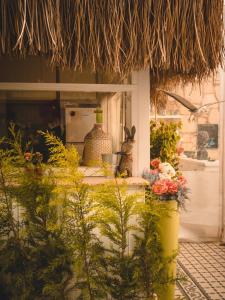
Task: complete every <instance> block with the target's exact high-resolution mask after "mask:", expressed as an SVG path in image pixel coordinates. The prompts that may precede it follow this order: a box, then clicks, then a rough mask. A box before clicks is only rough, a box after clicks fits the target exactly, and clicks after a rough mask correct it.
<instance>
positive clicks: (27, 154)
mask: <svg viewBox="0 0 225 300" xmlns="http://www.w3.org/2000/svg"><path fill="white" fill-rule="evenodd" d="M24 158H25V160H26V161H31V159H32V154H31V153H30V152H26V153H25V154H24Z"/></svg>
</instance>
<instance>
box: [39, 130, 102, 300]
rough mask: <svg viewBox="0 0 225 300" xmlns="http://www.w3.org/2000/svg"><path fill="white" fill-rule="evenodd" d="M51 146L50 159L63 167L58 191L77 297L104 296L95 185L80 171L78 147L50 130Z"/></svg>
mask: <svg viewBox="0 0 225 300" xmlns="http://www.w3.org/2000/svg"><path fill="white" fill-rule="evenodd" d="M44 136H45V138H46V142H47V145H48V146H49V149H50V162H51V163H53V164H54V165H55V166H57V167H60V168H61V170H62V169H64V172H63V173H60V174H58V180H60V182H61V183H63V184H61V185H60V186H59V187H58V192H59V193H60V194H64V203H65V210H64V218H65V221H64V222H65V226H64V237H65V241H66V243H68V244H69V246H70V249H71V252H72V253H73V265H74V270H75V278H74V279H75V288H76V290H77V291H78V295H77V297H76V299H87V300H89V299H90V300H93V299H102V298H103V299H105V292H104V288H103V285H102V282H101V280H100V278H101V276H100V275H101V272H102V267H101V263H100V261H101V260H102V257H103V256H104V252H103V246H102V242H101V241H100V240H99V238H98V237H97V235H96V229H97V225H98V223H97V219H96V203H95V201H94V199H93V196H92V188H91V187H90V186H88V185H86V184H85V183H84V182H83V175H82V174H81V173H80V172H79V171H78V163H79V156H78V153H77V151H76V149H75V147H70V148H66V147H65V146H64V145H63V144H62V142H61V141H60V140H59V139H57V138H56V137H54V136H53V135H51V134H49V133H45V134H44Z"/></svg>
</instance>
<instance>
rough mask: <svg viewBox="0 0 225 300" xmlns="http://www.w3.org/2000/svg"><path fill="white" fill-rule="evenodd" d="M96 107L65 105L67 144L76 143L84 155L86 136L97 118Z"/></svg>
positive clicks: (79, 151)
mask: <svg viewBox="0 0 225 300" xmlns="http://www.w3.org/2000/svg"><path fill="white" fill-rule="evenodd" d="M94 110H95V108H80V107H65V123H66V144H67V145H69V144H74V145H75V146H76V148H77V150H78V153H79V154H80V156H81V157H82V153H83V148H84V138H85V136H86V134H87V133H88V132H89V131H90V130H91V129H92V128H93V125H94V123H95V120H96V116H95V113H94Z"/></svg>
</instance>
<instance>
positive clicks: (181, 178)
mask: <svg viewBox="0 0 225 300" xmlns="http://www.w3.org/2000/svg"><path fill="white" fill-rule="evenodd" d="M177 181H178V184H180V185H182V186H183V185H185V184H186V183H187V179H186V178H185V177H184V176H182V175H180V176H179V177H178V180H177Z"/></svg>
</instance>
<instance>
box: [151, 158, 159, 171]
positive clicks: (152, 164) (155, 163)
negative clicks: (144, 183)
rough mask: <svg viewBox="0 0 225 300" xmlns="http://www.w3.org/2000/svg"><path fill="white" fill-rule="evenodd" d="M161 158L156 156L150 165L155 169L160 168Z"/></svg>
mask: <svg viewBox="0 0 225 300" xmlns="http://www.w3.org/2000/svg"><path fill="white" fill-rule="evenodd" d="M160 163H161V162H160V159H158V158H155V159H153V160H152V161H151V163H150V165H151V166H152V167H153V168H154V169H158V167H159V164H160Z"/></svg>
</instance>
